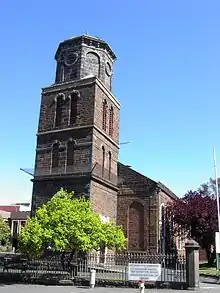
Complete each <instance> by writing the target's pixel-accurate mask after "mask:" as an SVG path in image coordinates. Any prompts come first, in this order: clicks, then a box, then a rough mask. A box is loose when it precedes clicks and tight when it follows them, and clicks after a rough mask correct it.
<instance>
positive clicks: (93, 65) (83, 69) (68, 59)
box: [55, 36, 116, 91]
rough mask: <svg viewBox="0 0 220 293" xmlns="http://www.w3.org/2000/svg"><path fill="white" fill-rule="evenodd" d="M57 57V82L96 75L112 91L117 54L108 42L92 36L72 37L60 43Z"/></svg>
mask: <svg viewBox="0 0 220 293" xmlns="http://www.w3.org/2000/svg"><path fill="white" fill-rule="evenodd" d="M55 59H56V61H57V71H56V83H62V82H68V81H71V80H78V79H82V78H86V77H88V76H96V77H97V78H99V79H100V80H101V81H102V82H103V84H104V85H105V86H106V88H107V89H108V90H110V91H111V83H112V66H113V62H114V60H115V59H116V56H115V54H114V53H113V51H112V50H111V48H110V47H109V45H108V44H107V43H106V42H104V41H101V40H99V39H97V38H94V37H90V36H81V37H76V38H72V39H69V40H67V41H64V42H62V43H60V45H59V47H58V50H57V53H56V55H55Z"/></svg>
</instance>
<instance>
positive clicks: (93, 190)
mask: <svg viewBox="0 0 220 293" xmlns="http://www.w3.org/2000/svg"><path fill="white" fill-rule="evenodd" d="M90 199H91V201H92V204H93V207H94V211H95V212H96V213H99V214H101V215H103V216H106V217H109V218H110V220H112V221H116V214H117V190H116V189H112V188H111V187H109V186H107V185H104V184H102V183H100V182H97V181H94V180H92V181H91V185H90Z"/></svg>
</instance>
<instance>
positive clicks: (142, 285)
mask: <svg viewBox="0 0 220 293" xmlns="http://www.w3.org/2000/svg"><path fill="white" fill-rule="evenodd" d="M139 289H140V293H144V289H145V286H144V281H141V282H140V283H139Z"/></svg>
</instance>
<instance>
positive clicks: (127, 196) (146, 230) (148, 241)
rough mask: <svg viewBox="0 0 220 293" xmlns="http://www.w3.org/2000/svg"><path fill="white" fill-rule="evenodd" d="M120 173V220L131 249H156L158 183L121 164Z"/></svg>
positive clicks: (118, 212) (118, 213)
mask: <svg viewBox="0 0 220 293" xmlns="http://www.w3.org/2000/svg"><path fill="white" fill-rule="evenodd" d="M118 176H119V192H118V205H117V207H118V208H117V223H118V224H119V225H122V227H123V230H124V232H125V234H126V236H127V237H128V249H129V250H149V249H153V248H154V249H155V248H157V234H156V231H157V230H156V221H157V216H156V199H157V195H156V193H155V190H156V184H155V182H154V181H152V180H150V179H149V178H147V177H145V176H143V175H141V174H140V173H138V172H136V171H134V170H132V169H131V168H129V167H127V166H125V165H122V164H120V163H119V164H118Z"/></svg>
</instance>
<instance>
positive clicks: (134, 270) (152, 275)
mask: <svg viewBox="0 0 220 293" xmlns="http://www.w3.org/2000/svg"><path fill="white" fill-rule="evenodd" d="M160 275H161V265H160V264H151V263H150V264H149V263H129V264H128V280H129V281H138V280H146V281H157V279H158V278H159V277H160Z"/></svg>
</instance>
